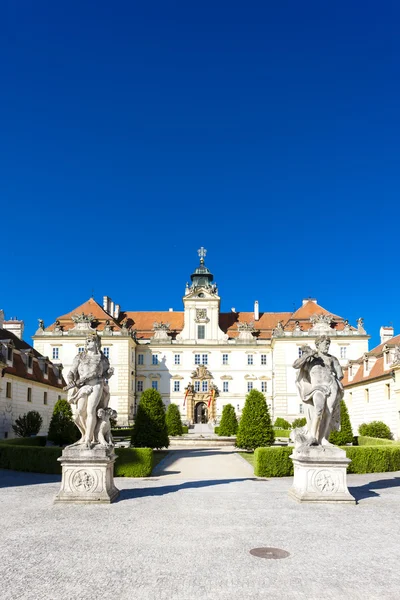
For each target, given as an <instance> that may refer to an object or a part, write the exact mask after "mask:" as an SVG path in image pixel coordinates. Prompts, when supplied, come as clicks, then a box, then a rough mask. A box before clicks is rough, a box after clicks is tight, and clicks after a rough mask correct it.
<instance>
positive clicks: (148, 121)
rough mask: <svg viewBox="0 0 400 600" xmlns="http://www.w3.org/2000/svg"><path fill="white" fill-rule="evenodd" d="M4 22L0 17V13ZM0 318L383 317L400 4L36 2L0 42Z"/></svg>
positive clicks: (394, 261)
mask: <svg viewBox="0 0 400 600" xmlns="http://www.w3.org/2000/svg"><path fill="white" fill-rule="evenodd" d="M7 6H8V8H7ZM0 28H1V30H0V33H1V35H0V52H1V66H0V76H1V94H0V114H1V122H2V126H1V135H0V193H1V196H0V197H1V207H2V212H1V215H2V225H1V248H2V254H1V265H2V271H1V273H2V275H1V280H0V308H3V309H4V310H5V311H6V316H7V317H8V318H9V317H11V316H14V315H16V316H18V317H19V318H22V319H24V320H25V322H26V338H27V339H28V340H29V336H30V335H32V334H33V332H34V331H35V329H36V327H37V318H39V317H40V318H43V319H44V320H45V322H46V323H47V324H50V323H51V322H52V321H54V319H55V318H56V317H57V316H58V315H60V314H63V313H65V312H68V311H70V310H72V309H73V308H74V307H75V306H77V305H79V304H81V303H82V302H83V301H85V300H86V299H87V298H88V297H90V295H91V292H92V289H94V294H95V297H96V299H98V300H99V301H100V302H101V298H102V296H103V295H104V294H107V295H109V296H111V297H112V298H113V300H115V301H116V302H118V303H120V304H121V306H122V308H123V309H128V310H164V309H168V308H169V307H173V308H174V309H176V310H181V309H182V301H181V298H182V295H183V292H184V286H185V282H186V281H187V279H188V278H189V275H190V273H191V272H192V270H193V269H194V268H195V267H196V265H197V262H198V259H197V254H196V251H197V248H199V246H201V245H203V246H205V247H206V248H207V249H208V256H207V261H206V264H207V265H208V266H209V267H210V269H211V270H212V272H213V273H214V275H215V278H216V281H217V283H218V284H219V290H220V294H221V297H222V310H228V311H229V310H230V308H231V307H232V306H234V307H236V309H237V310H252V307H253V302H254V300H255V299H258V300H259V302H260V310H261V311H275V310H277V311H279V310H291V309H293V308H294V307H295V306H296V307H298V306H299V305H300V304H301V299H302V298H303V297H305V296H310V295H311V296H315V297H316V298H317V299H318V301H319V303H320V304H322V305H323V306H325V307H326V308H327V309H328V310H330V311H331V312H333V313H336V314H340V315H342V316H344V317H345V318H348V319H350V321H351V322H352V323H353V324H355V319H356V318H357V317H359V316H363V317H364V319H365V326H366V329H367V331H368V332H369V333H370V334H372V335H373V340H372V342H373V343H374V344H375V343H377V341H378V337H377V334H378V329H379V326H380V325H382V324H389V323H390V322H392V323H393V324H394V326H395V329H396V331H397V332H400V315H399V301H398V297H399V287H400V284H399V268H398V260H399V250H398V246H399V244H398V241H397V240H398V233H397V232H398V221H399V183H400V170H399V154H400V148H399V140H400V117H399V114H400V109H399V107H400V77H399V75H400V73H399V71H400V38H399V35H398V32H399V28H400V4H399V3H398V2H397V1H393V2H387V1H382V2H380V3H377V2H376V1H374V2H368V1H364V2H362V3H361V2H360V1H359V0H346V1H337V2H335V3H325V2H320V0H318V1H310V2H298V1H297V0H296V1H295V0H291V1H289V2H285V1H280V2H269V1H267V0H263V1H261V0H260V1H258V2H247V3H244V2H243V1H241V2H235V1H233V0H230V1H229V2H222V1H221V2H218V1H217V2H216V1H215V0H214V1H213V2H208V1H203V2H201V3H193V2H187V0H185V1H183V2H165V1H154V2H134V1H126V2H119V1H115V2H110V1H109V0H107V2H104V1H102V0H96V1H85V2H76V1H69V2H54V1H52V2H36V1H30V2H28V1H26V0H22V1H20V2H12V1H11V0H9V2H8V3H6V4H5V5H3V9H2V19H1V25H0Z"/></svg>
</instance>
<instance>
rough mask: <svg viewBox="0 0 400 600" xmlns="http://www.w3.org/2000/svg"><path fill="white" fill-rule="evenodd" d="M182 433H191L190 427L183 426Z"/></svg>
mask: <svg viewBox="0 0 400 600" xmlns="http://www.w3.org/2000/svg"><path fill="white" fill-rule="evenodd" d="M182 433H189V427H188V426H187V425H182Z"/></svg>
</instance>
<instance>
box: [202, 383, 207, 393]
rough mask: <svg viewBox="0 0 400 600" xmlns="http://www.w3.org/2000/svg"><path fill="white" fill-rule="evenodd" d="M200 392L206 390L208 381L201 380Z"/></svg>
mask: <svg viewBox="0 0 400 600" xmlns="http://www.w3.org/2000/svg"><path fill="white" fill-rule="evenodd" d="M201 391H202V392H208V381H203V382H202V385H201Z"/></svg>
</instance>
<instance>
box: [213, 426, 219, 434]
mask: <svg viewBox="0 0 400 600" xmlns="http://www.w3.org/2000/svg"><path fill="white" fill-rule="evenodd" d="M214 433H215V434H216V435H219V427H214Z"/></svg>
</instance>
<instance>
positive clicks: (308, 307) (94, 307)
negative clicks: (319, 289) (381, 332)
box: [46, 298, 355, 340]
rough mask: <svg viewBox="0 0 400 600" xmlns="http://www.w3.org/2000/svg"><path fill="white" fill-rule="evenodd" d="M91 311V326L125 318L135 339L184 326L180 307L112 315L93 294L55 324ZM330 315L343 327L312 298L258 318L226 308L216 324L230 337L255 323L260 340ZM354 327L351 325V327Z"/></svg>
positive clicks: (69, 323) (335, 325) (339, 325)
mask: <svg viewBox="0 0 400 600" xmlns="http://www.w3.org/2000/svg"><path fill="white" fill-rule="evenodd" d="M81 313H84V314H86V315H87V314H89V313H91V314H92V315H93V316H94V317H95V319H96V321H95V323H94V328H95V329H97V330H98V331H102V330H103V329H104V327H105V325H106V322H107V321H108V323H109V325H110V326H111V327H112V328H113V329H114V330H117V331H119V330H120V329H121V326H122V323H123V322H127V324H128V326H129V327H130V328H132V329H133V330H135V331H136V337H137V338H138V339H143V340H144V339H150V338H152V337H153V335H154V331H153V325H154V323H155V322H157V323H160V322H163V323H169V325H170V331H171V337H172V338H173V339H174V338H175V337H176V335H177V334H178V333H180V332H181V331H182V329H183V326H184V312H183V311H121V312H120V314H119V316H118V318H114V317H112V316H111V315H110V314H109V313H107V312H106V311H105V310H104V309H103V308H102V307H101V306H100V304H99V303H98V302H96V300H95V299H94V298H89V300H86V302H84V303H83V304H81V305H80V306H78V307H77V308H75V309H74V310H72V311H71V312H69V313H67V314H65V315H62V316H61V317H58V319H57V321H58V322H59V323H58V325H59V326H60V327H61V328H62V329H63V330H64V331H68V330H69V329H72V328H73V327H74V326H75V323H74V321H73V320H72V317H73V316H74V315H75V314H81ZM319 314H323V315H331V316H332V325H331V327H332V329H333V330H339V331H342V330H343V328H344V327H345V324H346V322H345V320H344V319H343V318H342V317H339V316H338V315H335V314H332V313H330V312H329V311H327V310H326V309H325V308H323V307H322V306H320V305H319V304H317V303H316V302H315V301H312V300H308V301H307V302H305V303H304V304H303V306H301V307H300V308H299V309H297V310H296V311H294V312H289V311H285V312H263V313H260V317H259V320H258V321H254V312H253V311H251V312H229V313H220V314H219V326H220V328H221V329H222V331H223V332H224V333H226V334H227V335H228V336H229V337H230V338H236V337H237V336H238V335H239V332H238V329H237V324H238V323H250V322H253V323H254V327H255V329H256V331H257V337H258V339H261V340H267V339H271V336H272V331H273V329H274V328H275V327H276V326H277V325H278V323H279V322H281V323H282V325H283V327H284V329H285V330H286V331H293V330H294V329H295V328H296V326H297V324H299V325H300V327H301V329H302V330H303V331H308V330H309V329H310V328H311V327H312V323H311V322H310V317H311V316H312V315H319ZM55 326H56V323H53V324H52V325H50V326H49V327H47V328H46V331H53V330H54V328H55ZM351 329H352V330H355V328H354V327H352V328H351Z"/></svg>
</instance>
